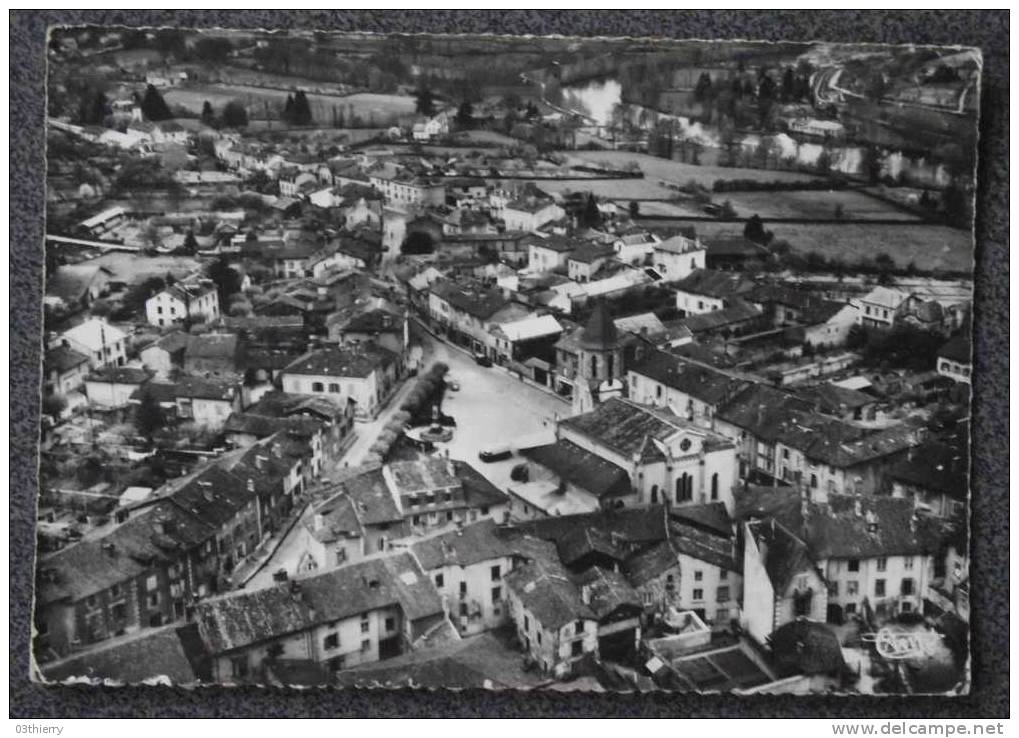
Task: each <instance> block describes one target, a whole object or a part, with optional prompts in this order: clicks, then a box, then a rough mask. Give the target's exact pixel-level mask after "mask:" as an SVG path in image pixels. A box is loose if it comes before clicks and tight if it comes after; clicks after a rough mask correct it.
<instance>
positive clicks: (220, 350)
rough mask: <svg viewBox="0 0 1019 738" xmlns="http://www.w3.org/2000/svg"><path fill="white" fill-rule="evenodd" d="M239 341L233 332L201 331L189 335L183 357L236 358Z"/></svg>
mask: <svg viewBox="0 0 1019 738" xmlns="http://www.w3.org/2000/svg"><path fill="white" fill-rule="evenodd" d="M239 349H240V342H239V341H238V338H237V335H236V334H234V333H203V334H200V335H197V336H191V337H190V339H189V340H188V347H187V350H186V351H185V354H184V355H185V357H186V358H188V359H192V358H194V359H210V358H217V359H230V360H231V361H232V360H234V359H236V358H237V354H238V352H239Z"/></svg>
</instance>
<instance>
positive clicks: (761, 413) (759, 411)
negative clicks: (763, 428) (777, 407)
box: [757, 404, 764, 425]
mask: <svg viewBox="0 0 1019 738" xmlns="http://www.w3.org/2000/svg"><path fill="white" fill-rule="evenodd" d="M763 423H764V405H763V404H761V405H758V406H757V424H758V425H762V424H763Z"/></svg>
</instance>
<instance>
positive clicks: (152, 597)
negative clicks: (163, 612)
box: [148, 592, 159, 607]
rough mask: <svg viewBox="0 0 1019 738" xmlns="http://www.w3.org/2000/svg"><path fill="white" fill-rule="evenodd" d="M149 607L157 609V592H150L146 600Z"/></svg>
mask: <svg viewBox="0 0 1019 738" xmlns="http://www.w3.org/2000/svg"><path fill="white" fill-rule="evenodd" d="M148 603H149V607H159V592H152V593H150V594H149V598H148Z"/></svg>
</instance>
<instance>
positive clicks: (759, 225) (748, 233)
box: [743, 213, 774, 244]
mask: <svg viewBox="0 0 1019 738" xmlns="http://www.w3.org/2000/svg"><path fill="white" fill-rule="evenodd" d="M743 236H744V238H746V239H747V240H748V241H753V242H754V243H761V244H767V243H768V242H769V241H771V239H772V237H773V236H774V234H773V233H772V232H771V231H766V230H765V229H764V221H763V220H761V216H759V215H758V214H757V213H754V214H753V215H751V216H750V217H749V218H748V219H747V224H746V225H745V226H744V227H743Z"/></svg>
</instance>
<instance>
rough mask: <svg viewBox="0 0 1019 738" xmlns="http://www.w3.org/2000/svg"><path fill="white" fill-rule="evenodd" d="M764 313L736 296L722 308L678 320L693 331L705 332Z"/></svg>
mask: <svg viewBox="0 0 1019 738" xmlns="http://www.w3.org/2000/svg"><path fill="white" fill-rule="evenodd" d="M762 314H763V313H762V312H761V311H760V310H759V309H758V308H756V307H754V306H753V305H750V304H748V303H746V302H744V301H743V300H741V299H739V298H736V299H734V300H732V304H731V305H728V306H726V307H724V308H722V309H721V310H713V311H711V312H710V313H701V314H700V315H689V316H687V317H685V318H680V319H679V320H677V321H676V323H677V324H679V325H682V326H686V327H687V328H689V329H690V330H691V331H692V332H693V333H705V332H707V331H713V330H718V329H720V328H725V327H726V326H730V325H733V324H736V323H743V322H744V321H747V320H752V319H753V318H759V317H760V316H761V315H762Z"/></svg>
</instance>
